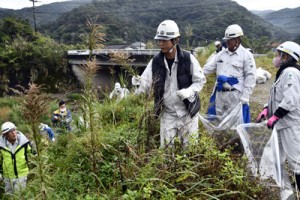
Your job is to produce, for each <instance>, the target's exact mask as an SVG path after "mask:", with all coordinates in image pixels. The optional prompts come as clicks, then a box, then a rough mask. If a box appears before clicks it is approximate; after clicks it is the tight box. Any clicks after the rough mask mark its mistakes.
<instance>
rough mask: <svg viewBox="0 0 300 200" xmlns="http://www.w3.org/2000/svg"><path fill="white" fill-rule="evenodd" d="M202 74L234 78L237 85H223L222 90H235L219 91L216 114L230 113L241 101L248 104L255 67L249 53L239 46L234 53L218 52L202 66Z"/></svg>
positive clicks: (254, 78)
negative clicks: (236, 80)
mask: <svg viewBox="0 0 300 200" xmlns="http://www.w3.org/2000/svg"><path fill="white" fill-rule="evenodd" d="M203 72H204V74H212V73H216V74H217V76H220V75H223V76H227V77H235V78H237V79H238V83H237V84H234V85H233V86H231V85H229V84H228V83H224V84H223V88H224V89H235V90H233V91H220V92H217V93H216V102H215V104H216V114H217V115H223V114H224V113H225V112H226V111H227V112H230V111H231V110H232V109H233V108H235V107H236V106H237V105H238V103H239V102H240V101H241V100H243V103H244V102H247V101H248V102H249V98H250V96H251V94H252V91H253V88H254V87H255V84H256V65H255V60H254V57H253V55H252V53H251V52H250V51H248V50H247V49H245V48H244V47H243V46H242V45H241V44H240V45H239V47H238V48H237V49H236V51H234V52H231V51H229V50H228V49H224V50H222V51H221V52H219V53H218V54H217V55H216V56H215V57H214V59H213V60H211V61H210V62H208V63H207V64H205V65H204V68H203Z"/></svg>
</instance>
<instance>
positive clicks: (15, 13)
mask: <svg viewBox="0 0 300 200" xmlns="http://www.w3.org/2000/svg"><path fill="white" fill-rule="evenodd" d="M91 1H92V0H84V1H80V0H72V1H66V2H59V3H51V4H47V5H41V6H36V7H35V12H36V13H35V15H36V24H37V28H38V29H39V28H41V25H43V24H47V23H50V22H54V21H55V20H56V19H57V18H58V17H59V16H61V15H62V14H63V13H65V12H69V11H71V10H72V9H74V8H77V7H79V6H81V5H84V4H86V3H90V2H91ZM6 17H18V18H21V19H23V20H28V21H29V23H30V24H31V25H32V26H33V24H34V21H33V8H23V9H20V10H12V9H0V19H2V18H6Z"/></svg>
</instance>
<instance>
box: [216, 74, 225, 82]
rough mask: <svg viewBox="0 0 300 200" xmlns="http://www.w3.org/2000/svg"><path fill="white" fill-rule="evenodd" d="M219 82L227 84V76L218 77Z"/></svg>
mask: <svg viewBox="0 0 300 200" xmlns="http://www.w3.org/2000/svg"><path fill="white" fill-rule="evenodd" d="M217 81H218V82H221V83H225V82H227V76H224V75H220V76H218V78H217Z"/></svg>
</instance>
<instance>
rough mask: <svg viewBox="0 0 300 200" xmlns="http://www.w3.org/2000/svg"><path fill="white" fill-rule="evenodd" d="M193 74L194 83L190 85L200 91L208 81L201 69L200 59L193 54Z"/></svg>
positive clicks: (192, 88) (195, 90) (194, 89)
mask: <svg viewBox="0 0 300 200" xmlns="http://www.w3.org/2000/svg"><path fill="white" fill-rule="evenodd" d="M190 59H191V74H192V82H193V83H192V85H191V86H190V87H189V88H190V89H191V90H193V91H194V92H197V93H198V92H200V91H201V90H202V88H203V85H204V84H205V83H206V78H205V76H204V73H203V71H202V69H201V66H200V64H199V62H198V60H197V59H196V58H195V56H193V55H192V54H191V57H190Z"/></svg>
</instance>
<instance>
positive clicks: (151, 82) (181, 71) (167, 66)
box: [132, 20, 206, 148]
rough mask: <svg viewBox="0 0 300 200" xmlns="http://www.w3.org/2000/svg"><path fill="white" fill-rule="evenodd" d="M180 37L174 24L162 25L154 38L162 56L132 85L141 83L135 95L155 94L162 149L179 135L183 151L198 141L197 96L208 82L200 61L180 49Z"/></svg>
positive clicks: (135, 79)
mask: <svg viewBox="0 0 300 200" xmlns="http://www.w3.org/2000/svg"><path fill="white" fill-rule="evenodd" d="M179 37H180V33H179V28H178V26H177V24H176V23H175V22H174V21H173V20H165V21H163V22H161V23H160V24H159V26H158V28H157V32H156V35H155V37H154V39H155V40H157V41H158V44H159V47H160V49H161V51H160V53H159V54H158V55H156V56H155V57H154V58H153V59H152V60H151V61H150V62H149V63H148V65H147V68H146V69H145V71H144V72H143V74H142V76H141V77H136V76H134V77H133V79H132V83H133V84H137V83H140V86H139V88H138V89H137V90H136V92H135V93H136V94H140V93H147V94H150V92H151V90H152V89H153V91H154V109H155V114H156V116H157V117H159V116H160V146H161V148H164V147H169V146H172V145H173V144H174V139H175V137H176V136H177V135H178V137H179V139H180V141H181V142H182V146H183V147H186V145H187V144H188V143H189V142H190V141H191V140H190V139H191V138H193V140H192V141H196V140H197V137H198V117H197V113H198V111H199V110H200V99H199V95H198V93H199V92H200V90H201V89H202V87H203V85H204V83H205V82H206V78H205V76H204V74H203V72H202V69H201V67H200V65H199V63H198V61H197V59H196V58H195V57H194V56H193V55H192V54H190V53H189V52H187V51H183V50H182V49H181V48H180V47H179V45H178V43H179Z"/></svg>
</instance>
